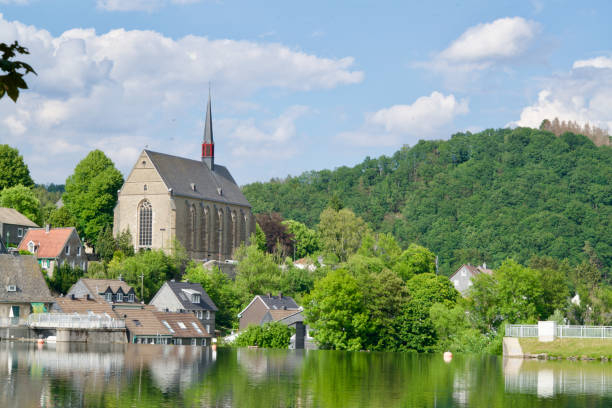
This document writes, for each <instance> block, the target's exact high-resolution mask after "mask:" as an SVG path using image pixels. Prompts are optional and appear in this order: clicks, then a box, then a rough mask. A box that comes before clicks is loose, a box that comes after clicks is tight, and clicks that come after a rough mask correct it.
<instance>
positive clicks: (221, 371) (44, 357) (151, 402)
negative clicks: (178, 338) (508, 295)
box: [0, 342, 612, 408]
mask: <svg viewBox="0 0 612 408" xmlns="http://www.w3.org/2000/svg"><path fill="white" fill-rule="evenodd" d="M80 406H89V407H103V406H109V407H117V406H120V407H158V406H159V407H195V406H198V407H241V408H242V407H455V406H459V407H461V406H466V407H535V406H538V407H539V406H543V407H597V406H602V407H609V406H612V363H602V362H581V361H523V360H517V359H508V360H504V359H503V358H501V357H498V356H487V355H479V356H470V355H460V356H455V357H454V358H453V359H452V361H451V362H450V363H445V362H444V361H443V359H442V356H441V355H437V354H436V355H423V354H421V355H419V354H409V353H359V352H356V353H355V352H353V353H350V352H338V351H303V350H298V351H291V350H249V349H230V348H220V349H218V350H217V351H214V350H212V349H210V348H201V347H191V346H161V345H106V346H101V345H96V346H92V345H89V346H88V345H82V344H66V343H64V344H60V343H58V344H57V345H54V344H49V345H44V346H42V347H40V346H37V345H36V344H30V343H13V342H3V343H0V407H80Z"/></svg>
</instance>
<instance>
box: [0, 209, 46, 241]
mask: <svg viewBox="0 0 612 408" xmlns="http://www.w3.org/2000/svg"><path fill="white" fill-rule="evenodd" d="M29 228H38V225H36V223H35V222H32V221H31V220H30V219H29V218H28V217H26V216H25V215H23V214H22V213H20V212H19V211H17V210H15V209H14V208H6V207H0V236H1V237H2V239H3V240H4V243H5V244H6V246H8V247H10V246H15V247H16V246H17V245H19V242H21V239H22V238H23V237H24V235H25V234H26V231H27V230H28V229H29Z"/></svg>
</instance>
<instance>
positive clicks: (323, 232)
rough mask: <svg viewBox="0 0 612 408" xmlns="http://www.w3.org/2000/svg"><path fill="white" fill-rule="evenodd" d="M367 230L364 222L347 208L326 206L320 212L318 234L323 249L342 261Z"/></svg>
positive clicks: (357, 246) (358, 243)
mask: <svg viewBox="0 0 612 408" xmlns="http://www.w3.org/2000/svg"><path fill="white" fill-rule="evenodd" d="M367 232H368V226H367V225H366V223H365V222H364V221H363V220H362V219H361V218H359V217H357V216H356V215H355V213H354V212H353V211H351V210H349V209H347V208H343V209H341V210H340V211H335V210H333V209H331V208H326V209H325V210H323V212H322V213H321V221H320V223H319V236H320V237H321V245H322V246H323V249H324V250H325V251H327V252H330V253H332V254H334V255H336V256H337V257H338V259H340V261H341V262H344V261H346V260H347V259H348V257H349V256H350V255H352V254H354V253H355V252H357V250H358V249H359V247H360V246H361V238H362V236H363V235H365V234H366V233H367Z"/></svg>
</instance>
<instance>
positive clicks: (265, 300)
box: [238, 293, 301, 330]
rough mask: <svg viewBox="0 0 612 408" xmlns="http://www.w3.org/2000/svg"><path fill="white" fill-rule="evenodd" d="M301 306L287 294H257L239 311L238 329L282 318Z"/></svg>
mask: <svg viewBox="0 0 612 408" xmlns="http://www.w3.org/2000/svg"><path fill="white" fill-rule="evenodd" d="M300 310H301V308H300V307H299V306H298V305H297V303H295V300H293V298H291V297H289V296H283V294H282V293H280V294H279V295H278V296H273V295H272V294H270V293H268V294H267V295H257V296H255V297H254V298H253V300H251V303H249V304H248V306H247V307H245V308H244V309H243V310H242V311H241V312H240V313H238V317H239V318H240V330H243V329H246V328H247V327H248V326H249V325H256V326H259V325H261V324H264V323H266V322H270V321H279V320H281V319H283V318H286V317H288V316H291V315H293V314H295V312H298V311H300Z"/></svg>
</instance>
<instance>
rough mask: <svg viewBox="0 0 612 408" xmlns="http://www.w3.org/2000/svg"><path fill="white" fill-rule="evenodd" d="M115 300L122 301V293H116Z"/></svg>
mask: <svg viewBox="0 0 612 408" xmlns="http://www.w3.org/2000/svg"><path fill="white" fill-rule="evenodd" d="M117 302H123V293H121V292H119V293H117Z"/></svg>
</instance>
